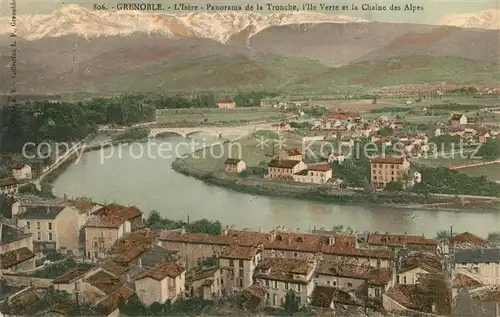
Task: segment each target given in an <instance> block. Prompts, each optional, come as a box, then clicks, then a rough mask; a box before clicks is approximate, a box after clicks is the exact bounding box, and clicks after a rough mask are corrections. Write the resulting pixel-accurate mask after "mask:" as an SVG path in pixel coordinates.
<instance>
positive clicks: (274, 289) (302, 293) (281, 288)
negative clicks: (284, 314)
mask: <svg viewBox="0 0 500 317" xmlns="http://www.w3.org/2000/svg"><path fill="white" fill-rule="evenodd" d="M257 281H258V283H259V285H260V286H262V287H264V288H265V289H266V291H267V293H268V300H267V305H268V306H272V307H281V305H282V304H283V303H284V302H285V297H286V293H288V291H290V290H293V291H295V293H296V296H297V299H299V297H300V305H304V304H306V303H307V298H308V297H309V296H310V295H311V294H312V291H313V289H314V283H313V282H312V279H311V280H310V281H309V282H308V283H291V282H289V283H286V282H283V281H272V280H264V279H258V280H257ZM287 287H288V288H287ZM274 298H276V302H275V301H274Z"/></svg>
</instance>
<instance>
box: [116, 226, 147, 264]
mask: <svg viewBox="0 0 500 317" xmlns="http://www.w3.org/2000/svg"><path fill="white" fill-rule="evenodd" d="M155 243H156V233H155V232H154V231H151V230H140V231H134V232H130V233H127V234H126V235H124V236H123V237H121V238H120V239H118V240H116V241H115V243H114V244H113V246H112V247H111V248H110V250H109V254H111V255H115V257H114V261H115V262H118V263H128V262H130V261H132V260H133V259H135V258H137V257H138V256H139V255H141V254H142V253H144V252H145V251H146V250H148V249H149V248H151V247H152V246H153V245H154V244H155Z"/></svg>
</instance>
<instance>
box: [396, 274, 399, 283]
mask: <svg viewBox="0 0 500 317" xmlns="http://www.w3.org/2000/svg"><path fill="white" fill-rule="evenodd" d="M396 283H397V284H399V275H398V276H396Z"/></svg>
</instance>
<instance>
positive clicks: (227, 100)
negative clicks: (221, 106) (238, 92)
mask: <svg viewBox="0 0 500 317" xmlns="http://www.w3.org/2000/svg"><path fill="white" fill-rule="evenodd" d="M217 103H234V100H232V99H221V100H218V101H217Z"/></svg>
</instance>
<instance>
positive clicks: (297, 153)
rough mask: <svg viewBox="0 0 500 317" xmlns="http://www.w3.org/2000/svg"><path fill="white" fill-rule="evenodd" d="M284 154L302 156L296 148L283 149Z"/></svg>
mask: <svg viewBox="0 0 500 317" xmlns="http://www.w3.org/2000/svg"><path fill="white" fill-rule="evenodd" d="M285 152H286V154H287V155H288V156H296V155H302V154H301V153H300V151H299V149H298V148H293V149H285Z"/></svg>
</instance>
